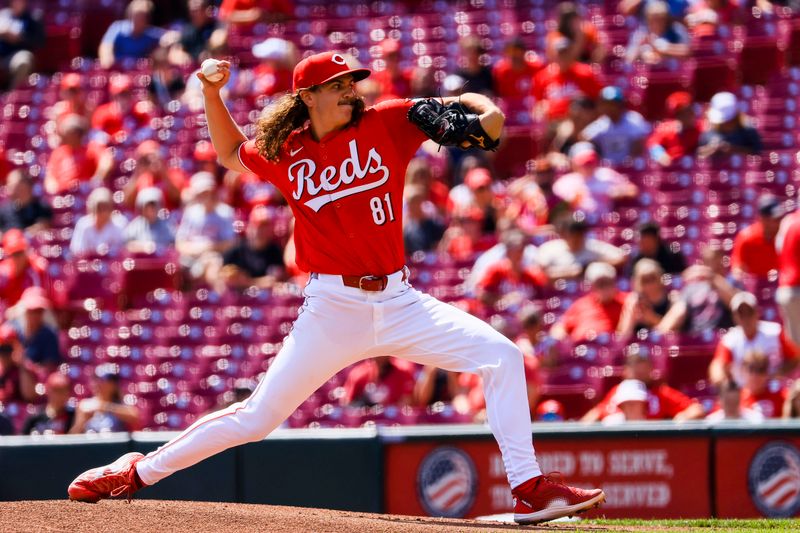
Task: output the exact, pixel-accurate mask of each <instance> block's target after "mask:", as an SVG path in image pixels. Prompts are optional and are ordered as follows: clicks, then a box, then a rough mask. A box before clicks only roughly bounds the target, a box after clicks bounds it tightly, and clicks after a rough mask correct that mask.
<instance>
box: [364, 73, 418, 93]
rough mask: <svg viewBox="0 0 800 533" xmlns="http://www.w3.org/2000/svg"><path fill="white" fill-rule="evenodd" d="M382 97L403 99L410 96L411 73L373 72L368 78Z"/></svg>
mask: <svg viewBox="0 0 800 533" xmlns="http://www.w3.org/2000/svg"><path fill="white" fill-rule="evenodd" d="M370 79H371V80H373V81H374V82H375V83H376V84H377V85H378V87H379V88H380V94H381V95H383V96H386V95H390V96H393V97H394V98H405V97H407V96H409V95H410V94H411V71H408V70H404V71H401V72H394V73H393V72H389V71H388V70H381V71H378V72H373V73H372V75H371V76H370Z"/></svg>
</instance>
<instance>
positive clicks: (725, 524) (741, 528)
mask: <svg viewBox="0 0 800 533" xmlns="http://www.w3.org/2000/svg"><path fill="white" fill-rule="evenodd" d="M575 525H576V530H577V531H592V532H595V531H603V527H602V526H608V531H626V530H630V531H676V532H677V531H691V532H700V533H702V532H705V531H735V532H748V533H749V532H753V533H756V532H759V531H800V520H799V519H794V518H793V519H775V518H770V519H767V518H764V519H759V520H717V519H711V518H704V519H699V520H630V519H629V520H587V521H585V522H583V523H578V524H575ZM584 525H585V526H586V529H582V527H583V526H584Z"/></svg>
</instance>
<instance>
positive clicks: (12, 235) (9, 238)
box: [3, 228, 28, 256]
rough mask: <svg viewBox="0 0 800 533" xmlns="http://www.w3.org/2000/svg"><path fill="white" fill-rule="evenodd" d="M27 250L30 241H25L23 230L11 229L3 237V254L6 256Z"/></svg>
mask: <svg viewBox="0 0 800 533" xmlns="http://www.w3.org/2000/svg"><path fill="white" fill-rule="evenodd" d="M27 249H28V241H26V240H25V234H24V233H22V230H20V229H17V228H14V229H10V230H8V231H7V232H6V234H5V235H3V252H4V253H5V255H6V256H9V255H11V254H15V253H17V252H24V251H25V250H27Z"/></svg>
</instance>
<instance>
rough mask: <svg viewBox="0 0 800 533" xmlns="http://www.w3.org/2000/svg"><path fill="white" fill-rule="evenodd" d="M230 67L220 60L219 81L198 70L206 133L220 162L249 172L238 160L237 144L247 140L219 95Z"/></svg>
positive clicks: (228, 77) (226, 81) (230, 167)
mask: <svg viewBox="0 0 800 533" xmlns="http://www.w3.org/2000/svg"><path fill="white" fill-rule="evenodd" d="M230 67H231V64H230V63H229V62H227V61H220V63H219V69H220V72H222V79H221V80H219V81H214V82H211V81H208V80H207V79H206V77H205V76H203V73H202V72H198V73H197V77H198V78H199V79H200V81H201V82H202V84H203V102H204V104H205V108H206V120H207V121H208V133H209V134H210V135H211V144H213V145H214V150H216V151H217V157H218V158H219V162H220V164H221V165H222V166H224V167H225V168H227V169H229V170H233V171H235V172H249V170H248V169H247V168H245V167H244V165H242V163H241V161H239V146H240V145H241V144H242V143H243V142H245V141H247V137H246V136H245V134H244V133H242V130H240V129H239V126H238V125H237V124H236V122H235V121H234V120H233V117H232V116H231V114H230V111H228V108H227V107H225V102H223V100H222V96H221V95H220V90H221V89H222V87H224V86H225V84H226V83H228V80H229V79H230V77H231V72H230Z"/></svg>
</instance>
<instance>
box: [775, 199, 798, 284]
mask: <svg viewBox="0 0 800 533" xmlns="http://www.w3.org/2000/svg"><path fill="white" fill-rule="evenodd" d="M784 224H785V226H784ZM779 234H780V235H781V236H782V238H781V245H780V253H778V285H780V286H781V287H800V211H795V212H794V213H793V214H791V215H789V216H788V217H786V218H785V219H784V220H783V222H782V223H781V231H780V232H779Z"/></svg>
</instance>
